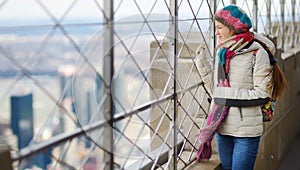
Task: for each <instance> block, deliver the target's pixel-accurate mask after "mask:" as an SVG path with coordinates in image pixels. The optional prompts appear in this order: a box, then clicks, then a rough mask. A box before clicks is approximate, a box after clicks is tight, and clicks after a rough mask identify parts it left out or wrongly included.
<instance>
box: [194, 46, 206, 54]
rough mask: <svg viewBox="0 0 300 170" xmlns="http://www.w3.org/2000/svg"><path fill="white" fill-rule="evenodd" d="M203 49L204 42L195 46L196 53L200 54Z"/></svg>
mask: <svg viewBox="0 0 300 170" xmlns="http://www.w3.org/2000/svg"><path fill="white" fill-rule="evenodd" d="M204 51H205V44H200V45H199V46H198V47H197V50H196V54H197V55H198V54H202V53H203V52H204Z"/></svg>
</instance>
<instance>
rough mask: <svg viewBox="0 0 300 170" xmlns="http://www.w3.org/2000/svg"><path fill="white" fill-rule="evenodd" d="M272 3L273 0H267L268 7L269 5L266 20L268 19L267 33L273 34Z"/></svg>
mask: <svg viewBox="0 0 300 170" xmlns="http://www.w3.org/2000/svg"><path fill="white" fill-rule="evenodd" d="M271 5H272V3H271V0H267V2H266V7H267V18H266V20H267V24H266V25H267V31H266V33H267V34H268V35H272V34H273V33H272V20H271Z"/></svg>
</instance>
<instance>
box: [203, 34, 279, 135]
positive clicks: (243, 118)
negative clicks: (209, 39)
mask: <svg viewBox="0 0 300 170" xmlns="http://www.w3.org/2000/svg"><path fill="white" fill-rule="evenodd" d="M255 39H258V40H260V41H262V42H264V43H266V45H267V46H268V47H269V48H270V49H271V52H272V53H273V54H274V52H275V47H274V45H273V43H272V42H271V41H270V40H269V39H267V38H266V37H264V36H263V35H261V34H255ZM255 50H258V51H257V54H256V56H254V55H253V52H254V51H255ZM201 55H203V56H201ZM207 56H208V55H206V53H205V51H202V52H201V53H200V56H199V60H198V62H197V64H198V68H199V71H200V75H201V77H202V80H203V81H204V83H205V85H206V87H207V88H208V89H209V90H210V91H211V92H212V96H213V98H214V100H213V102H215V103H217V104H223V105H227V106H230V109H229V113H228V115H227V117H226V119H225V121H224V122H223V123H222V124H221V126H220V128H219V129H218V132H219V133H220V134H223V135H230V136H236V137H255V136H260V135H261V134H262V132H263V121H262V112H261V105H262V104H265V103H266V102H267V101H268V100H269V97H270V94H269V92H268V90H267V83H268V82H269V81H270V79H271V74H270V70H271V67H272V66H271V64H270V60H269V56H268V53H267V52H266V50H265V49H264V48H263V47H262V46H261V45H260V44H259V43H258V42H256V41H254V42H253V43H252V44H251V45H250V46H249V47H248V48H247V49H243V50H241V51H239V52H238V53H237V54H235V55H234V56H233V57H232V58H231V61H230V69H229V74H228V77H229V83H230V87H217V86H215V85H216V84H217V83H216V82H217V78H216V77H217V75H216V74H217V71H215V73H214V76H212V74H211V73H212V71H213V69H212V64H211V62H210V60H209V59H207ZM217 58H218V57H216V60H217ZM215 63H218V61H216V62H215ZM217 66H218V64H215V70H217V68H216V67H217ZM212 77H214V78H212ZM212 79H214V83H212ZM213 84H214V85H213Z"/></svg>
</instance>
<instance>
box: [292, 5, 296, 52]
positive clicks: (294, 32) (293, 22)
mask: <svg viewBox="0 0 300 170" xmlns="http://www.w3.org/2000/svg"><path fill="white" fill-rule="evenodd" d="M291 3H292V4H291V6H292V21H291V22H292V23H291V24H292V30H291V31H292V34H293V36H292V37H291V38H292V42H291V48H294V47H295V37H296V30H295V26H296V23H295V8H296V5H295V4H296V0H291Z"/></svg>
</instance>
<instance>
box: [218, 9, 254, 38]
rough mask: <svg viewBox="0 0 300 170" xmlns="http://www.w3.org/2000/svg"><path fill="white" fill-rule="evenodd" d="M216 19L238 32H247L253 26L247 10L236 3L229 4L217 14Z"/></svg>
mask: <svg viewBox="0 0 300 170" xmlns="http://www.w3.org/2000/svg"><path fill="white" fill-rule="evenodd" d="M214 19H215V20H217V21H219V22H221V23H222V24H224V25H225V26H227V27H229V28H230V29H232V30H233V31H234V32H236V33H243V32H247V31H248V30H249V29H250V28H251V27H252V22H251V19H250V18H249V17H248V15H247V14H246V12H245V11H244V10H242V9H241V8H239V7H238V6H236V5H229V6H226V7H224V8H223V9H220V10H219V11H218V12H217V13H216V14H215V18H214Z"/></svg>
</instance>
